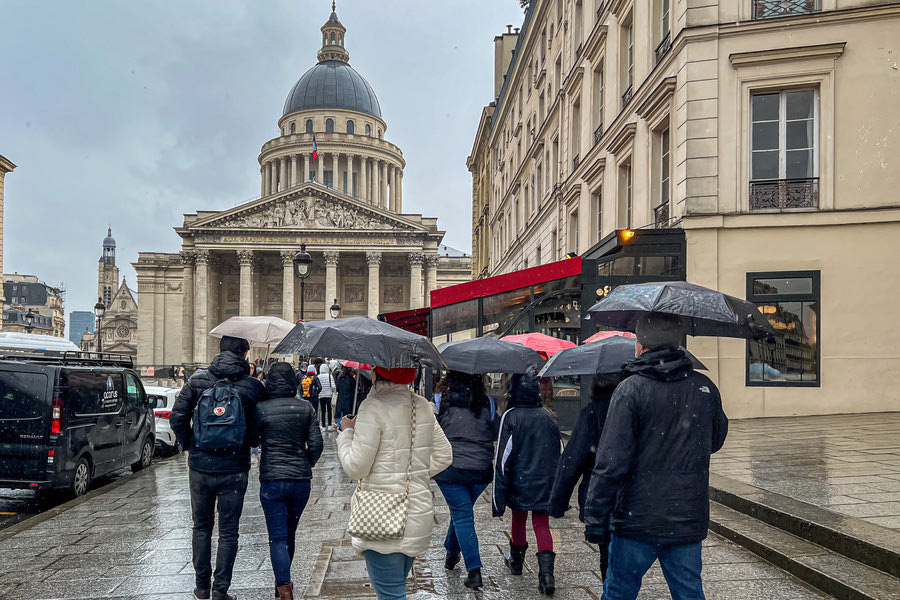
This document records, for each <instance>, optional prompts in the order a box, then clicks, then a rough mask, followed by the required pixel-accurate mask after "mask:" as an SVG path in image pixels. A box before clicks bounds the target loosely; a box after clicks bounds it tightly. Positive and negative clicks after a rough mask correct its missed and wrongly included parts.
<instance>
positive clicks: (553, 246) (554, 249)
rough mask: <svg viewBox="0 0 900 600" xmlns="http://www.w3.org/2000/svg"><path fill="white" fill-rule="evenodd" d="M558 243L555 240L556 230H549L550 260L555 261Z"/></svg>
mask: <svg viewBox="0 0 900 600" xmlns="http://www.w3.org/2000/svg"><path fill="white" fill-rule="evenodd" d="M558 252H559V245H558V244H557V242H556V230H555V229H554V230H553V231H551V232H550V260H551V262H552V261H555V260H556V257H557V256H559V254H558Z"/></svg>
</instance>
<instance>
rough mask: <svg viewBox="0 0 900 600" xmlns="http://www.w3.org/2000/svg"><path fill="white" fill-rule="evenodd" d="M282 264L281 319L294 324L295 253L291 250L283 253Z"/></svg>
mask: <svg viewBox="0 0 900 600" xmlns="http://www.w3.org/2000/svg"><path fill="white" fill-rule="evenodd" d="M281 264H282V266H283V271H282V279H281V288H282V289H281V305H282V308H281V318H282V319H284V320H285V321H290V322H291V323H293V322H294V321H295V319H294V253H293V252H291V251H290V250H282V251H281Z"/></svg>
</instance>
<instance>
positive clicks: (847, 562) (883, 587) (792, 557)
mask: <svg viewBox="0 0 900 600" xmlns="http://www.w3.org/2000/svg"><path fill="white" fill-rule="evenodd" d="M709 510H710V515H709V528H710V530H712V531H714V532H716V533H718V534H719V535H721V536H723V537H725V538H728V539H730V540H732V541H733V542H736V543H737V544H740V545H741V546H743V547H744V548H747V549H748V550H750V551H751V552H753V553H754V554H757V555H758V556H760V557H761V558H763V559H765V560H767V561H768V562H770V563H772V564H773V565H775V566H777V567H779V568H781V569H784V570H785V571H787V572H788V573H790V574H791V575H793V576H794V577H796V578H798V579H800V580H801V581H803V582H804V583H806V584H808V585H811V586H813V587H815V588H816V589H818V590H820V591H822V592H825V593H826V594H828V595H830V596H833V597H834V598H836V599H837V600H900V579H897V578H895V577H892V576H891V575H888V574H887V573H884V572H883V571H880V570H878V569H875V568H873V567H870V566H867V565H864V564H862V563H859V562H857V561H854V560H852V559H850V558H847V557H846V556H844V555H842V554H839V553H837V552H834V551H832V550H829V549H827V548H824V547H822V546H819V545H817V544H814V543H812V542H809V541H808V540H806V539H802V538H800V537H797V536H795V535H792V534H790V533H787V532H785V531H783V530H781V529H779V528H777V527H774V526H772V525H768V524H766V523H763V522H762V521H760V520H758V519H756V518H754V517H751V516H749V515H747V514H744V513H742V512H739V511H736V510H733V509H731V508H728V507H727V506H723V505H721V504H719V503H717V502H710V507H709Z"/></svg>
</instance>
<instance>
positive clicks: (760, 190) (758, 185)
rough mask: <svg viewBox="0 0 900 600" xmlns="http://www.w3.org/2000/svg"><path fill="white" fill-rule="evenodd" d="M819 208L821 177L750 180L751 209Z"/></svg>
mask: <svg viewBox="0 0 900 600" xmlns="http://www.w3.org/2000/svg"><path fill="white" fill-rule="evenodd" d="M804 208H807V209H808V208H819V178H818V177H810V178H807V179H775V180H768V181H751V182H750V211H751V212H753V211H778V210H793V209H804Z"/></svg>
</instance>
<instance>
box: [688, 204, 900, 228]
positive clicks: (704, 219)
mask: <svg viewBox="0 0 900 600" xmlns="http://www.w3.org/2000/svg"><path fill="white" fill-rule="evenodd" d="M868 223H900V207H897V206H889V207H880V208H859V209H852V210H805V211H797V212H767V213H725V214H702V215H691V214H686V215H684V217H683V221H682V228H683V229H685V230H690V229H746V228H756V227H760V228H762V227H840V226H851V225H861V224H868Z"/></svg>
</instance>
